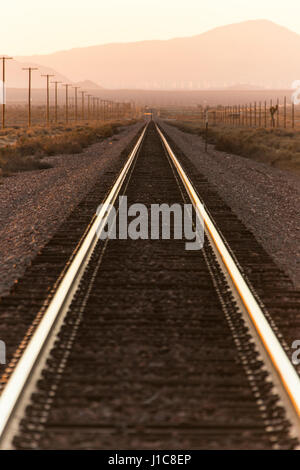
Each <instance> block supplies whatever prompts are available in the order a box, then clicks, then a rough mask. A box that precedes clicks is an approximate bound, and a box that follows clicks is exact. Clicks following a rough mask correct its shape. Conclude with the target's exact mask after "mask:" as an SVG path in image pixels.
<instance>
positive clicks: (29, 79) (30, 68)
mask: <svg viewBox="0 0 300 470" xmlns="http://www.w3.org/2000/svg"><path fill="white" fill-rule="evenodd" d="M23 70H28V127H31V75H32V71H33V70H38V68H37V67H26V68H23Z"/></svg>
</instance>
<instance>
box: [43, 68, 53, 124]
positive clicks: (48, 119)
mask: <svg viewBox="0 0 300 470" xmlns="http://www.w3.org/2000/svg"><path fill="white" fill-rule="evenodd" d="M41 77H46V78H47V111H46V120H47V126H49V124H50V90H49V83H50V81H49V79H50V77H55V75H50V74H48V73H47V74H45V75H41Z"/></svg>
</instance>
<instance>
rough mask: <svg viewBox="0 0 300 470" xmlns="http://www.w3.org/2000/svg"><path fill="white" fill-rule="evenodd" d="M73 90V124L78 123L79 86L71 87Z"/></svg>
mask: <svg viewBox="0 0 300 470" xmlns="http://www.w3.org/2000/svg"><path fill="white" fill-rule="evenodd" d="M73 88H74V90H75V123H77V121H78V95H77V93H78V90H79V88H81V87H80V86H73Z"/></svg>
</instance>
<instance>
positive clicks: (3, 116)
mask: <svg viewBox="0 0 300 470" xmlns="http://www.w3.org/2000/svg"><path fill="white" fill-rule="evenodd" d="M0 59H1V60H2V129H4V127H5V101H6V90H5V61H6V60H12V57H5V56H2V57H0Z"/></svg>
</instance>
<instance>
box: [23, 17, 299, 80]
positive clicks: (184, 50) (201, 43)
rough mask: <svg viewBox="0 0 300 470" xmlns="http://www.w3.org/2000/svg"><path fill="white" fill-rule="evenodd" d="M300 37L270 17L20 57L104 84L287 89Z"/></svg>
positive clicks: (296, 75) (295, 72)
mask: <svg viewBox="0 0 300 470" xmlns="http://www.w3.org/2000/svg"><path fill="white" fill-rule="evenodd" d="M299 57H300V35H298V34H296V33H294V32H292V31H290V30H288V29H287V28H284V27H282V26H279V25H277V24H275V23H272V22H270V21H266V20H253V21H247V22H243V23H237V24H232V25H228V26H222V27H219V28H215V29H213V30H210V31H208V32H206V33H203V34H200V35H198V36H193V37H188V38H176V39H171V40H163V41H142V42H132V43H122V44H118V43H116V44H106V45H100V46H93V47H84V48H80V49H71V50H68V51H61V52H57V53H54V54H49V55H36V56H32V57H19V59H18V60H23V61H26V62H28V61H30V62H34V63H38V64H43V65H45V66H48V67H52V68H53V69H55V70H57V71H59V72H60V73H61V74H62V75H66V76H68V77H70V78H72V79H73V80H76V81H81V80H85V79H86V77H88V78H89V79H90V80H92V81H94V82H95V83H100V84H101V85H103V86H104V87H105V88H139V89H147V88H150V89H199V88H220V87H221V88H226V87H228V86H231V85H234V84H236V83H244V84H248V83H249V84H251V83H252V84H253V83H255V84H257V85H258V86H261V87H271V88H282V87H287V86H289V85H290V84H291V83H292V81H293V80H296V79H300V61H299V59H298V58H299Z"/></svg>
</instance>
